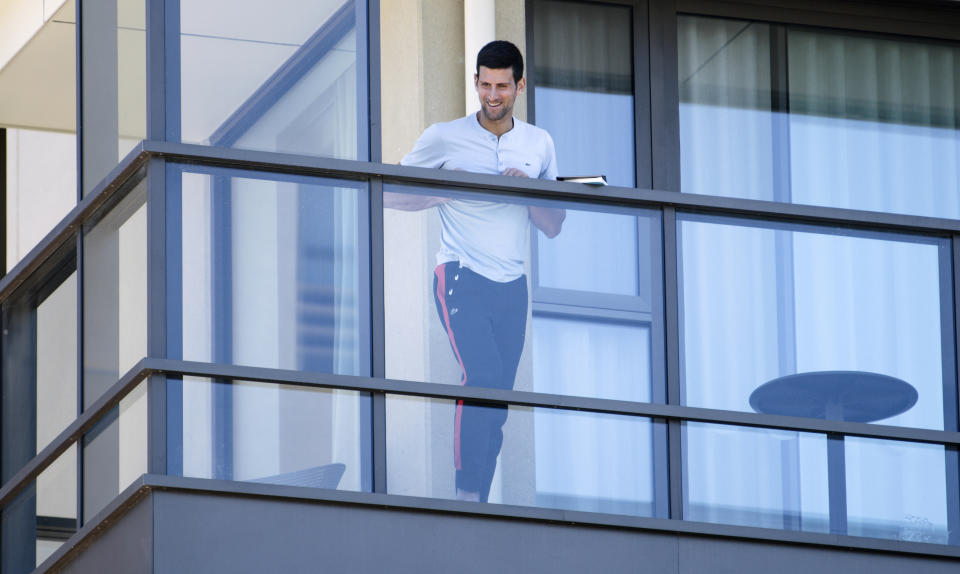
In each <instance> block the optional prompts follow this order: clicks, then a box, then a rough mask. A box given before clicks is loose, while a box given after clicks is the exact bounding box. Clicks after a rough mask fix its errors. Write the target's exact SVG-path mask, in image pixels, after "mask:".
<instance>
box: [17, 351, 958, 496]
mask: <svg viewBox="0 0 960 574" xmlns="http://www.w3.org/2000/svg"><path fill="white" fill-rule="evenodd" d="M154 374H163V375H167V376H175V377H182V376H187V377H201V378H210V379H230V380H244V381H253V382H266V383H275V384H287V385H298V386H308V387H319V388H327V389H343V390H353V391H360V392H385V393H390V394H396V395H404V396H415V397H424V398H432V399H447V400H457V399H466V400H471V401H476V402H481V403H483V402H486V403H496V404H504V403H506V404H509V405H512V406H525V407H538V408H548V409H564V410H576V411H583V412H593V413H604V414H614V415H626V416H644V417H650V418H659V419H667V420H679V421H692V422H703V423H714V424H727V425H737V426H746V427H756V428H769V429H779V430H790V431H801V432H814V433H839V434H844V435H847V436H860V437H866V438H874V439H884V440H897V441H910V442H922V443H930V444H939V445H947V446H960V432H948V431H938V430H930V429H917V428H907V427H895V426H889V425H873V424H866V423H853V422H837V421H827V420H820V419H807V418H799V417H789V416H782V415H766V414H757V413H748V412H735V411H725V410H718V409H705V408H700V407H687V406H681V405H665V404H655V403H636V402H632V401H620V400H613V399H597V398H589V397H575V396H567V395H555V394H548V393H534V392H528V391H512V390H502V389H487V388H480V387H463V386H459V385H447V384H441V383H422V382H413V381H399V380H393V379H377V378H372V377H356V376H350V375H331V374H325V373H314V372H304V371H291V370H285V369H268V368H263V367H246V366H241V365H223V364H216V363H199V362H192V361H179V360H174V359H156V358H144V359H141V360H140V361H139V362H138V363H137V364H136V365H134V367H133V368H131V369H130V370H129V371H127V373H126V374H125V375H124V376H123V377H122V378H121V379H120V380H119V381H117V382H116V383H115V384H114V385H113V386H112V387H110V389H109V390H108V391H107V392H105V393H104V394H103V395H102V396H101V397H100V398H99V399H97V401H96V402H95V403H94V404H93V405H92V406H91V407H90V408H89V409H87V410H86V411H84V413H83V414H82V415H80V417H78V418H77V419H76V420H74V421H73V423H71V424H70V425H69V426H68V427H67V428H66V429H64V430H63V431H62V432H61V433H60V434H59V435H57V438H55V439H54V440H53V441H51V443H50V444H49V445H48V446H47V447H46V448H44V449H43V450H42V451H41V452H40V453H38V454H37V455H36V456H35V457H34V458H33V459H31V460H30V462H28V463H27V464H26V465H25V466H24V467H23V468H21V469H20V470H19V471H18V472H17V473H16V474H15V475H14V476H13V477H11V479H10V480H9V481H7V483H6V484H5V485H3V488H2V489H0V508H3V507H4V506H6V505H7V504H8V503H9V502H10V500H12V499H13V497H14V496H16V494H17V493H18V492H20V490H22V489H23V488H24V487H25V486H26V485H27V484H28V483H29V482H30V481H31V480H34V479H35V478H36V477H37V476H39V474H40V473H41V472H43V470H44V469H46V468H47V467H48V466H50V464H52V463H53V462H54V461H55V460H56V457H58V456H59V455H61V454H63V452H64V451H66V450H67V448H69V447H70V445H71V444H73V443H74V442H76V441H77V440H79V439H80V438H81V437H82V435H83V434H84V433H85V432H86V431H88V430H89V429H90V428H92V427H93V426H94V425H95V424H96V423H97V422H98V420H99V419H100V417H102V416H103V415H105V414H106V413H107V411H109V410H110V409H111V408H113V407H114V406H116V405H117V403H119V402H120V400H121V399H122V398H123V397H124V396H126V395H127V394H128V393H130V392H131V391H132V390H133V389H134V388H135V387H136V385H137V384H139V383H140V382H142V381H144V380H145V379H146V378H147V377H149V376H150V375H154Z"/></svg>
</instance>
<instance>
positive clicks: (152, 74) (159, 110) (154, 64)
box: [145, 0, 170, 140]
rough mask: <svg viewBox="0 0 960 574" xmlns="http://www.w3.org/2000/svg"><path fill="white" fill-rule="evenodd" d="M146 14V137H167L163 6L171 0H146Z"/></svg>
mask: <svg viewBox="0 0 960 574" xmlns="http://www.w3.org/2000/svg"><path fill="white" fill-rule="evenodd" d="M145 1H146V8H147V10H146V14H147V22H146V27H147V46H146V49H147V62H146V66H147V101H146V106H147V110H146V112H147V139H148V140H162V139H164V138H165V137H166V111H167V110H166V100H167V98H166V96H167V91H166V90H167V88H166V85H167V84H166V72H165V70H166V57H165V56H166V53H165V46H166V42H165V38H164V31H165V30H166V25H165V24H166V22H165V20H164V18H165V10H164V6H165V5H166V4H168V3H170V0H145Z"/></svg>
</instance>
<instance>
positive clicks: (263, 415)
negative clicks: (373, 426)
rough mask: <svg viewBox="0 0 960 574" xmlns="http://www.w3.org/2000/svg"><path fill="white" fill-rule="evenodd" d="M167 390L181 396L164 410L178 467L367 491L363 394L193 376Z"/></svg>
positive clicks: (208, 474)
mask: <svg viewBox="0 0 960 574" xmlns="http://www.w3.org/2000/svg"><path fill="white" fill-rule="evenodd" d="M168 391H169V392H172V393H174V394H175V395H176V396H178V397H180V398H181V399H182V404H181V405H180V406H179V407H175V408H173V409H172V410H171V411H170V412H169V413H168V424H170V425H171V426H172V427H173V428H176V429H180V431H181V436H182V442H181V443H180V444H178V445H175V447H174V449H172V450H171V452H177V451H178V450H179V455H178V456H180V460H172V461H171V464H169V465H168V468H170V469H178V468H179V470H180V472H177V473H176V474H181V475H182V476H189V477H195V478H216V479H221V480H239V481H246V482H260V483H268V484H286V485H292V486H307V487H313V488H328V489H339V490H354V491H370V490H372V477H373V473H372V470H371V460H372V459H371V456H372V455H371V447H370V408H371V402H370V395H369V394H367V393H359V392H354V391H342V390H330V389H321V388H312V387H299V386H292V385H281V384H275V383H255V382H249V381H232V382H228V381H212V380H210V379H201V378H193V377H184V378H183V379H182V380H181V379H170V380H169V382H168ZM171 472H174V471H173V470H171Z"/></svg>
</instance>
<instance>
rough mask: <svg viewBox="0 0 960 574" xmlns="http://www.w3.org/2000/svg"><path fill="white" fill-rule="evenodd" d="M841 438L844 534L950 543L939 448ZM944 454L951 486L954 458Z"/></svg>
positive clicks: (944, 472)
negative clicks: (844, 472)
mask: <svg viewBox="0 0 960 574" xmlns="http://www.w3.org/2000/svg"><path fill="white" fill-rule="evenodd" d="M844 442H845V443H846V469H847V514H848V516H847V522H848V532H849V534H852V535H854V536H869V537H871V538H889V539H893V540H907V541H911V542H928V543H932V544H948V543H951V542H950V541H949V539H948V533H949V528H948V525H947V514H948V509H949V504H948V502H947V500H948V496H947V488H950V487H948V486H947V484H948V481H947V476H948V474H947V464H949V463H948V457H947V453H946V449H944V447H943V446H941V445H931V444H913V443H907V442H898V441H890V440H879V439H867V438H859V437H847V438H846V439H845V441H844ZM949 458H952V459H953V464H952V466H953V471H952V473H951V474H952V475H953V477H954V480H953V486H952V488H954V489H956V468H957V465H956V457H955V456H953V457H949ZM952 543H953V544H956V542H952Z"/></svg>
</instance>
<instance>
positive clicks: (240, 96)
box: [180, 0, 367, 159]
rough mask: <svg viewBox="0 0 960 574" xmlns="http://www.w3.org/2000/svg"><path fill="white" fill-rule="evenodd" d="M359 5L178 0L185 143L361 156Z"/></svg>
mask: <svg viewBox="0 0 960 574" xmlns="http://www.w3.org/2000/svg"><path fill="white" fill-rule="evenodd" d="M358 10H359V8H358V6H356V3H355V2H353V1H346V2H345V1H344V0H322V1H319V2H318V1H316V0H310V1H307V0H281V1H279V2H273V3H263V2H251V1H246V0H245V1H242V2H236V1H227V0H216V1H210V0H184V1H182V2H181V3H180V33H181V36H180V63H181V80H180V86H181V98H182V101H181V114H182V116H181V126H180V130H181V140H182V141H184V142H190V143H204V144H210V145H217V146H225V147H239V148H244V149H257V150H265V151H278V152H289V153H302V154H309V155H320V156H324V157H336V158H343V159H363V158H366V157H367V144H366V141H365V135H364V134H365V133H366V125H367V121H366V119H365V118H363V117H358V116H360V115H362V114H364V111H363V110H364V109H365V107H366V106H365V105H364V106H358V101H365V99H364V98H363V95H362V92H363V90H364V89H365V88H364V87H363V86H361V83H364V82H365V79H364V78H365V76H366V74H365V73H363V71H362V70H361V71H360V72H359V73H358V70H357V67H358V63H359V60H358V58H357V46H358V44H359V43H360V42H363V40H362V38H361V39H359V40H358V38H357V30H358V29H359V30H363V29H364V28H365V25H364V23H363V22H361V23H360V25H359V26H358V25H357V12H358ZM361 65H362V64H361ZM361 128H362V129H361Z"/></svg>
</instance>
